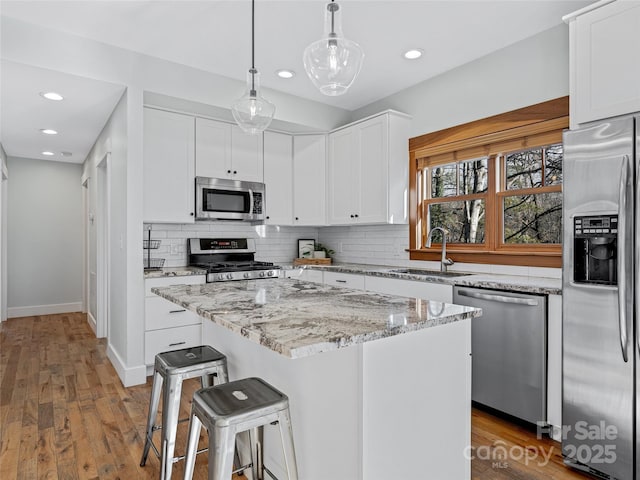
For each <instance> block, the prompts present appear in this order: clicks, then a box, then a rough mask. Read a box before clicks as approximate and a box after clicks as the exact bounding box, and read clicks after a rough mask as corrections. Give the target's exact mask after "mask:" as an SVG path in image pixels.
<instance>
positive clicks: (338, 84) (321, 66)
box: [302, 2, 364, 96]
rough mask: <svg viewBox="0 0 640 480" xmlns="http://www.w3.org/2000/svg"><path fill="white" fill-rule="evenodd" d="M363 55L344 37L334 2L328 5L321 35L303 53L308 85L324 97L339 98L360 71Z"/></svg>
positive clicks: (338, 8) (340, 18)
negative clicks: (309, 83) (315, 88)
mask: <svg viewBox="0 0 640 480" xmlns="http://www.w3.org/2000/svg"><path fill="white" fill-rule="evenodd" d="M363 59H364V52H363V51H362V48H360V45H358V44H357V43H356V42H353V41H351V40H348V39H346V38H344V36H343V34H342V16H341V11H340V7H339V6H338V4H337V3H335V2H332V3H329V4H327V9H326V11H325V16H324V35H323V37H322V39H320V40H318V41H317V42H313V43H312V44H311V45H309V46H308V47H307V48H305V50H304V54H303V56H302V61H303V63H304V69H305V71H306V72H307V75H309V78H310V79H311V82H313V84H314V85H315V86H316V87H317V88H318V89H319V90H320V92H322V93H323V94H325V95H329V96H336V95H342V94H343V93H345V92H346V91H347V89H348V88H349V87H350V86H351V84H352V83H353V81H354V80H355V78H356V76H357V75H358V73H359V72H360V68H362V60H363Z"/></svg>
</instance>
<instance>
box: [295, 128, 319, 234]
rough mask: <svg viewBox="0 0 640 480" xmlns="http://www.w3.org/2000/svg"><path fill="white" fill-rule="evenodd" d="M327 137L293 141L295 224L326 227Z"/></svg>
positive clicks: (303, 136) (299, 136) (297, 138)
mask: <svg viewBox="0 0 640 480" xmlns="http://www.w3.org/2000/svg"><path fill="white" fill-rule="evenodd" d="M326 163H327V159H326V135H296V136H295V137H294V138H293V224H294V225H326V223H327V220H326V191H325V190H326Z"/></svg>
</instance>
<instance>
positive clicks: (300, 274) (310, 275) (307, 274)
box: [284, 268, 324, 283]
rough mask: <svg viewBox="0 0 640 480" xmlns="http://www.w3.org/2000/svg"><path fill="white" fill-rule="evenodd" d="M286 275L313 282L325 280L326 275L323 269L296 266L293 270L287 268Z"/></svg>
mask: <svg viewBox="0 0 640 480" xmlns="http://www.w3.org/2000/svg"><path fill="white" fill-rule="evenodd" d="M284 276H285V277H286V278H294V279H298V280H302V281H303V282H313V283H323V282H324V275H323V272H322V270H309V269H306V268H294V269H292V270H285V272H284Z"/></svg>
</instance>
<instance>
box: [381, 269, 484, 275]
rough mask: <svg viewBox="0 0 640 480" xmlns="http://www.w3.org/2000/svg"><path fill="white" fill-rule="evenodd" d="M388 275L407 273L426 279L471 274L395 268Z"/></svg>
mask: <svg viewBox="0 0 640 480" xmlns="http://www.w3.org/2000/svg"><path fill="white" fill-rule="evenodd" d="M388 271H389V272H390V273H407V274H409V275H424V276H427V277H465V276H467V275H472V274H471V273H460V272H441V271H440V270H422V269H420V268H396V269H393V270H388Z"/></svg>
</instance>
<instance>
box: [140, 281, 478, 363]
mask: <svg viewBox="0 0 640 480" xmlns="http://www.w3.org/2000/svg"><path fill="white" fill-rule="evenodd" d="M151 291H152V292H153V293H155V294H157V295H159V296H161V297H163V298H165V299H167V300H169V301H171V302H174V303H176V304H178V305H180V306H182V307H184V308H186V309H188V310H191V311H193V312H195V313H197V314H198V315H200V316H201V317H203V318H206V319H209V320H211V321H213V322H215V323H216V324H218V325H220V326H222V327H225V328H228V329H229V330H232V331H234V332H236V333H238V334H240V335H242V336H244V337H246V338H248V339H249V340H251V341H253V342H255V343H258V344H260V345H263V346H265V347H267V348H269V349H271V350H273V351H275V352H278V353H280V354H282V355H284V356H287V357H290V358H300V357H306V356H310V355H315V354H318V353H321V352H327V351H331V350H336V349H339V348H344V347H348V346H350V345H357V344H360V343H365V342H369V341H372V340H377V339H381V338H385V337H390V336H394V335H400V334H404V333H408V332H412V331H415V330H421V329H425V328H431V327H435V326H438V325H443V324H446V323H451V322H456V321H460V320H465V319H470V318H473V317H477V316H479V315H481V310H479V309H476V308H472V307H465V306H461V305H451V304H447V303H441V302H435V301H427V300H419V299H415V298H406V297H397V296H392V295H382V294H377V293H372V292H364V291H361V290H351V289H346V288H339V287H333V286H329V285H319V284H315V283H309V282H301V281H299V280H296V279H285V278H278V279H272V280H269V281H265V280H242V281H236V282H220V283H208V284H203V285H176V286H171V287H163V288H152V290H151Z"/></svg>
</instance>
